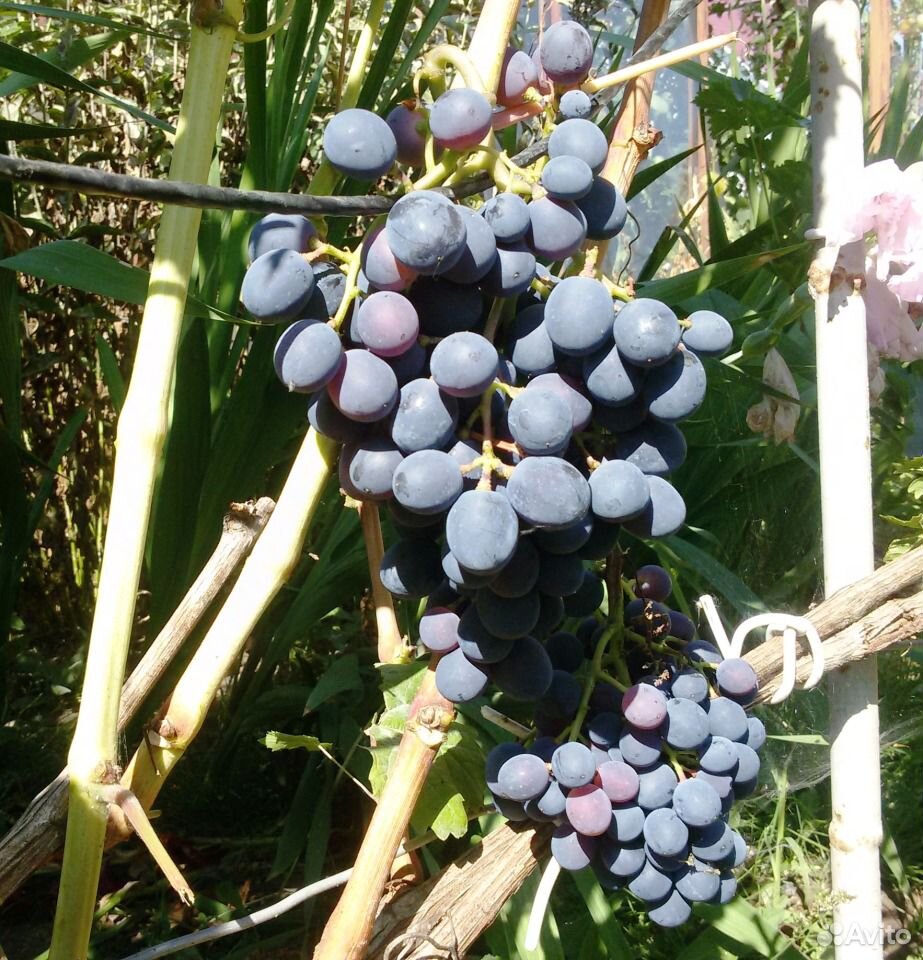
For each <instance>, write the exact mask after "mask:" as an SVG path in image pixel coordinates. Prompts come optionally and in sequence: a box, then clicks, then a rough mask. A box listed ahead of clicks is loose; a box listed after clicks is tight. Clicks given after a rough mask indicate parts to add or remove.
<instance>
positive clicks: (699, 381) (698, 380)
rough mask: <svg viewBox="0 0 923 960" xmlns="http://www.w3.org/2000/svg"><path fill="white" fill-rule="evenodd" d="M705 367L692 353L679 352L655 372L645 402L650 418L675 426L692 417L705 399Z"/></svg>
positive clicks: (650, 375) (652, 372)
mask: <svg viewBox="0 0 923 960" xmlns="http://www.w3.org/2000/svg"><path fill="white" fill-rule="evenodd" d="M705 387H706V380H705V368H704V367H703V366H702V361H701V360H699V358H698V357H697V356H696V355H695V354H694V353H693V352H692V351H691V350H679V351H678V352H677V353H675V354H674V355H673V356H672V357H670V359H669V360H667V362H666V363H664V364H661V365H660V366H659V367H656V368H655V369H654V370H651V371H650V373H649V374H648V376H647V379H646V380H645V382H644V392H643V399H644V402H645V403H646V404H647V410H648V413H649V414H650V416H652V417H654V418H655V419H657V420H665V421H667V422H668V423H672V422H674V421H677V420H684V419H685V418H686V417H688V416H691V415H692V414H693V413H695V411H696V410H698V409H699V407H700V406H701V405H702V401H703V400H704V399H705Z"/></svg>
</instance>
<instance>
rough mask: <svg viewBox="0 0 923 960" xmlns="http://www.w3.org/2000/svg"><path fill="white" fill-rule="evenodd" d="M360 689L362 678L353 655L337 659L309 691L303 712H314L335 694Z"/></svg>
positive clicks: (356, 658) (349, 654)
mask: <svg viewBox="0 0 923 960" xmlns="http://www.w3.org/2000/svg"><path fill="white" fill-rule="evenodd" d="M361 689H362V677H360V676H359V659H358V657H357V656H356V655H355V654H354V653H348V654H346V655H345V656H342V657H337V658H336V660H334V661H333V663H331V664H330V666H329V667H328V668H327V669H326V670H325V671H324V672H323V673H322V674H321V676H320V679H319V680H318V681H317V683H316V684H315V686H314V689H313V690H312V691H311V695H310V696H309V697H308V702H307V703H306V704H305V707H304V712H305V713H310V712H311V711H312V710H316V709H317V708H318V707H319V706H320V705H321V704H322V703H326V702H327V701H328V700H332V699H333V698H334V697H335V696H337V694H340V693H347V692H348V691H351V690H356V691H359V690H361Z"/></svg>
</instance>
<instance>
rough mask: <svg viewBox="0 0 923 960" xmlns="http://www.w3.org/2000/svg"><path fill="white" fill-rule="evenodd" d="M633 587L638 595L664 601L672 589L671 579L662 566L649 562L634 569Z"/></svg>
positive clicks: (647, 598)
mask: <svg viewBox="0 0 923 960" xmlns="http://www.w3.org/2000/svg"><path fill="white" fill-rule="evenodd" d="M635 588H636V590H637V593H638V596H639V597H644V599H645V600H657V601H659V602H660V603H664V602H665V601H666V599H667V597H669V596H670V593H671V592H672V590H673V581H672V580H671V579H670V574H669V573H667V571H666V570H664V569H663V567H658V566H657V565H656V564H654V563H651V564H647V565H646V566H643V567H638V569H637V570H636V571H635Z"/></svg>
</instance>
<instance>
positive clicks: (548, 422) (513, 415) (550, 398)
mask: <svg viewBox="0 0 923 960" xmlns="http://www.w3.org/2000/svg"><path fill="white" fill-rule="evenodd" d="M507 423H508V425H509V430H510V433H512V435H513V439H514V440H515V441H516V443H517V444H518V445H519V447H520V448H521V449H522V450H523V452H524V453H528V454H532V455H533V456H540V455H541V456H545V455H548V454H558V453H560V452H561V451H562V450H564V448H565V447H566V446H567V444H568V443H570V438H571V433H572V431H573V424H574V421H573V416H572V414H571V409H570V404H568V402H567V401H566V400H564V399H562V398H561V397H560V396H559V395H558V394H556V393H552V392H551V391H550V390H523V392H522V393H520V394H518V395H517V396H516V397H515V398H514V399H513V402H512V403H511V404H510V407H509V413H508V416H507Z"/></svg>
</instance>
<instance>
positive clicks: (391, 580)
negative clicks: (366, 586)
mask: <svg viewBox="0 0 923 960" xmlns="http://www.w3.org/2000/svg"><path fill="white" fill-rule="evenodd" d="M438 561H439V547H437V546H436V544H435V543H431V542H426V541H411V540H398V541H397V542H396V543H394V544H392V545H391V546H390V547H388V549H387V550H385V553H384V556H383V557H382V558H381V565H380V566H379V568H378V575H379V577H380V578H381V582H382V584H383V585H384V587H385V589H387V590H389V591H390V592H391V593H392V594H394V596H396V597H399V598H400V599H402V600H408V599H411V600H418V599H419V598H420V597H425V596H426V595H427V594H428V593H429V592H430V591H432V590H435V588H436V587H437V586H438V585H439V582H440V581H441V580H442V572H441V571H440V569H439V562H438Z"/></svg>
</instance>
